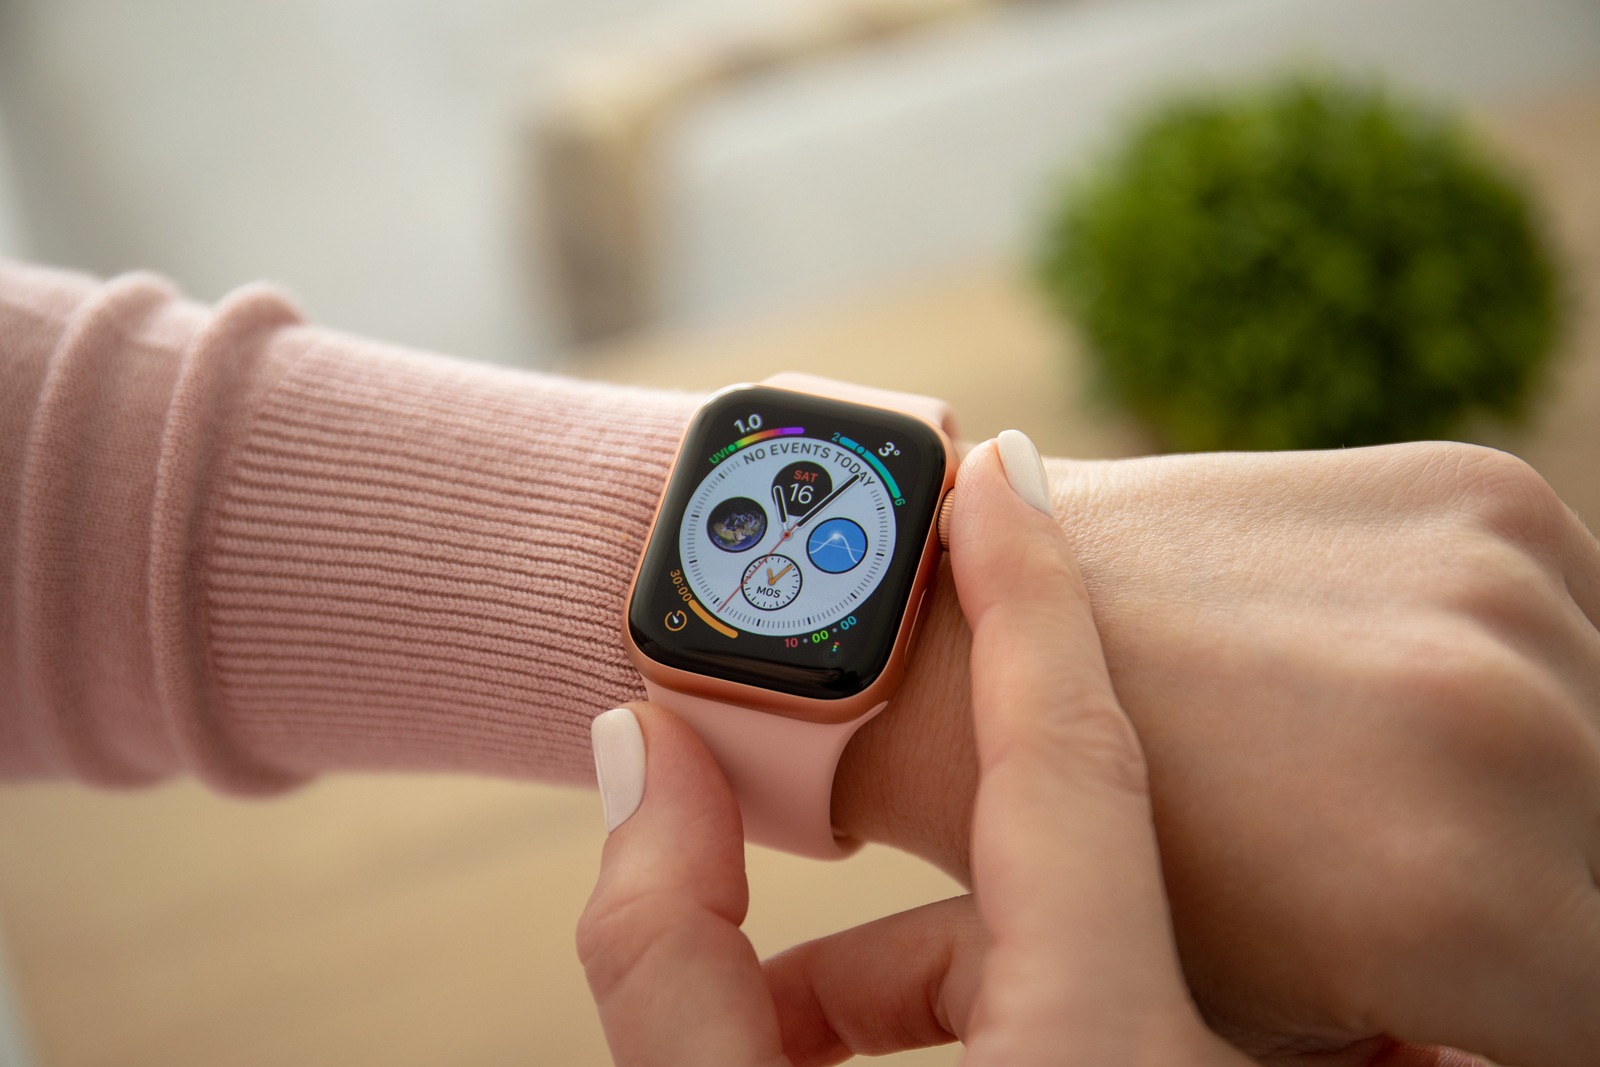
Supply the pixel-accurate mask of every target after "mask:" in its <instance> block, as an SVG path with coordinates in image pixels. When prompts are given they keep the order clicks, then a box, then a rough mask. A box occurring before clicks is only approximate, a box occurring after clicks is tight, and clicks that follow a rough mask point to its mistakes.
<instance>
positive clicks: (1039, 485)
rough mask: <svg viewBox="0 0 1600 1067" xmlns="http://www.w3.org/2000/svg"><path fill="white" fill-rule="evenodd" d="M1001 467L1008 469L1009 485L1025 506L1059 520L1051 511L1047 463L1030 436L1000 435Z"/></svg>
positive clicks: (1018, 433) (1019, 433)
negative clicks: (1045, 470) (1027, 505)
mask: <svg viewBox="0 0 1600 1067" xmlns="http://www.w3.org/2000/svg"><path fill="white" fill-rule="evenodd" d="M1000 465H1001V466H1002V467H1004V468H1005V471H1006V481H1008V482H1010V483H1011V489H1012V491H1013V492H1015V493H1016V494H1017V495H1018V496H1020V497H1021V498H1022V500H1023V502H1024V503H1026V504H1031V505H1033V507H1034V508H1036V509H1037V510H1039V511H1042V512H1044V513H1045V514H1046V515H1049V516H1051V517H1052V518H1054V517H1055V511H1054V509H1052V508H1051V507H1050V481H1049V479H1047V478H1046V477H1045V475H1044V460H1042V459H1040V458H1039V450H1038V449H1037V448H1034V447H1033V442H1032V441H1030V440H1028V435H1027V434H1025V433H1023V432H1022V431H1021V430H1001V431H1000Z"/></svg>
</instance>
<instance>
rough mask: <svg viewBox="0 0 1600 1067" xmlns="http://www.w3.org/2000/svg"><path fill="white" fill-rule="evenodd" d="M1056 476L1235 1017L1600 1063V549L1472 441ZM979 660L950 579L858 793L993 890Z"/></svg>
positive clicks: (1062, 511) (1199, 967) (1221, 994)
mask: <svg viewBox="0 0 1600 1067" xmlns="http://www.w3.org/2000/svg"><path fill="white" fill-rule="evenodd" d="M1050 473H1051V480H1052V487H1053V497H1054V503H1055V507H1056V512H1057V517H1058V519H1059V520H1060V521H1061V523H1062V525H1063V528H1064V529H1065V531H1066V533H1067V537H1068V540H1069V542H1070V544H1071V546H1072V548H1073V550H1074V552H1075V553H1076V556H1077V558H1078V560H1079V562H1080V564H1081V567H1082V573H1083V579H1084V583H1085V586H1086V588H1087V590H1088V595H1089V599H1090V601H1091V603H1092V607H1093V614H1094V619H1095V622H1096V624H1097V626H1098V631H1099V634H1100V637H1101V639H1102V640H1103V642H1104V648H1105V656H1106V660H1107V663H1108V665H1109V668H1110V677H1111V679H1112V682H1113V684H1114V687H1115V692H1116V695H1117V697H1118V698H1119V700H1120V703H1121V705H1122V706H1123V707H1124V708H1125V709H1126V711H1127V714H1128V716H1129V718H1130V720H1131V721H1132V723H1133V724H1134V726H1135V728H1136V729H1137V731H1138V734H1139V737H1140V739H1141V740H1142V742H1143V748H1144V753H1145V757H1146V760H1147V763H1148V768H1149V777H1150V783H1151V793H1152V803H1153V810H1154V820H1155V827H1156V832H1157V836H1158V839H1159V841H1160V847H1161V861H1162V869H1163V872H1164V876H1165V884H1166V888H1167V892H1168V896H1169V899H1170V902H1171V908H1172V916H1173V923H1174V929H1175V933H1176V940H1177V945H1178V950H1179V955H1180V958H1181V960H1182V964H1183V970H1184V974H1185V976H1186V978H1187V980H1188V983H1189V986H1190V988H1191V990H1192V992H1193V995H1194V997H1195V1000H1196V1001H1197V1003H1198V1005H1199V1007H1200V1009H1201V1011H1202V1013H1203V1014H1204V1016H1205V1018H1206V1019H1207V1021H1208V1022H1209V1023H1210V1024H1211V1026H1212V1027H1213V1028H1215V1029H1216V1030H1217V1031H1219V1032H1221V1033H1223V1034H1225V1035H1226V1036H1228V1037H1229V1038H1230V1040H1232V1041H1233V1042H1235V1043H1236V1044H1238V1045H1239V1046H1241V1047H1243V1048H1245V1049H1246V1050H1248V1051H1250V1052H1252V1053H1254V1054H1257V1055H1260V1056H1273V1055H1280V1054H1284V1055H1287V1054H1289V1053H1306V1054H1309V1053H1313V1052H1314V1053H1323V1052H1327V1053H1330V1054H1333V1053H1338V1050H1341V1049H1347V1048H1350V1047H1352V1046H1353V1044H1354V1043H1356V1042H1360V1041H1363V1040H1366V1039H1374V1040H1376V1039H1377V1038H1378V1035H1391V1036H1394V1037H1398V1038H1403V1039H1405V1040H1407V1041H1414V1042H1421V1043H1429V1044H1438V1045H1454V1046H1457V1047H1463V1048H1470V1049H1473V1050H1474V1051H1476V1052H1479V1053H1481V1054H1483V1055H1487V1056H1489V1057H1491V1058H1493V1059H1495V1060H1496V1061H1499V1062H1506V1063H1517V1064H1522V1065H1525V1067H1545V1065H1549V1067H1569V1065H1570V1067H1576V1065H1579V1064H1592V1063H1594V1062H1596V1061H1597V1060H1600V1010H1597V1009H1596V1005H1600V966H1596V965H1595V962H1594V961H1595V960H1597V959H1600V890H1597V888H1596V873H1595V872H1596V870H1597V869H1600V711H1597V708H1600V635H1597V633H1596V629H1595V620H1596V619H1600V549H1597V547H1596V544H1595V541H1594V538H1593V537H1592V536H1590V535H1589V534H1588V532H1587V531H1586V530H1585V529H1584V528H1583V526H1582V524H1581V523H1580V522H1578V520H1577V519H1576V518H1575V517H1574V516H1573V515H1572V514H1571V512H1570V511H1569V510H1568V509H1567V508H1566V507H1565V506H1564V505H1562V504H1561V502H1560V501H1559V500H1558V499H1557V498H1556V496H1555V495H1554V493H1553V492H1552V491H1551V490H1550V489H1549V487H1548V486H1547V485H1546V484H1545V483H1544V481H1543V480H1542V479H1540V478H1539V477H1538V475H1537V474H1535V473H1534V472H1533V471H1532V470H1531V469H1530V468H1528V467H1527V466H1526V465H1524V464H1522V463H1521V462H1520V461H1518V460H1516V459H1514V458H1512V457H1510V456H1508V455H1506V454H1504V453H1500V452H1495V451H1492V450H1487V449H1480V448H1474V447H1471V446H1464V445H1453V444H1416V445H1401V446H1389V447H1385V448H1374V449H1353V450H1349V451H1344V452H1330V453H1283V454H1263V455H1210V456H1176V457H1162V458H1154V459H1145V460H1131V461H1120V462H1113V463H1066V462H1054V463H1052V464H1050ZM962 491H963V490H962V489H961V488H958V490H957V492H958V494H959V493H961V492H962ZM959 507H961V504H960V502H959V498H958V508H959ZM945 577H948V575H946V576H945ZM970 640H971V638H970V636H969V633H968V629H967V627H966V626H965V624H964V623H963V622H962V620H961V616H960V611H959V608H958V606H957V605H956V603H955V597H954V588H953V583H952V582H950V581H941V582H940V585H939V587H938V589H937V590H936V592H935V594H934V596H933V600H932V608H931V612H930V616H929V618H928V620H927V621H926V622H925V624H924V627H923V633H922V637H921V643H920V646H919V648H918V649H917V651H916V654H915V656H914V659H913V664H912V669H911V673H910V676H909V678H908V682H907V685H906V687H905V688H904V689H903V690H902V694H901V697H900V698H898V699H897V701H896V703H895V704H894V705H892V706H891V707H890V709H889V710H888V711H886V712H885V713H884V715H882V716H880V717H879V719H878V720H875V721H874V722H873V723H871V724H869V725H868V727H867V728H866V729H864V730H863V731H862V732H861V734H860V735H858V738H857V740H856V742H855V743H853V744H852V746H851V748H850V749H849V750H848V751H847V753H846V756H845V760H844V761H843V763H842V764H841V767H840V774H839V778H838V782H837V784H836V789H835V816H836V819H837V820H838V821H839V822H840V824H841V826H842V827H843V828H845V829H846V830H848V831H849V832H851V833H853V834H855V835H856V836H860V837H863V838H866V839H869V840H877V841H884V842H888V843H890V844H893V845H896V846H898V847H901V848H905V849H908V850H910V851H912V852H915V853H917V854H919V855H922V856H925V857H927V858H928V859H929V860H931V861H932V862H935V863H937V864H939V865H940V866H942V867H943V868H945V869H946V870H948V871H951V872H952V873H953V874H955V875H956V876H957V877H958V878H960V879H962V880H963V881H967V882H968V883H969V884H970V878H971V859H970V857H969V854H968V851H967V842H968V840H969V831H970V827H971V819H972V797H973V796H974V793H975V789H976V782H977V761H976V758H975V756H974V754H973V748H972V734H971V727H970V722H971V714H972V709H971V707H970V706H969V704H968V702H967V700H966V699H964V697H965V695H966V694H967V693H968V692H969V684H970V679H969V676H968V674H967V671H966V666H967V663H968V657H967V654H966V653H967V650H968V647H969V643H970ZM1338 1054H1341V1055H1342V1053H1338ZM1397 1054H1398V1053H1397ZM1407 1054H1409V1053H1407ZM1308 1062H1323V1061H1322V1060H1313V1061H1308Z"/></svg>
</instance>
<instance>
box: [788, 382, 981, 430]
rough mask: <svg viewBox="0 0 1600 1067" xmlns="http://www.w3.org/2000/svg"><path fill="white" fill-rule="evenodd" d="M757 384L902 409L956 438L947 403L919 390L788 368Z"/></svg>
mask: <svg viewBox="0 0 1600 1067" xmlns="http://www.w3.org/2000/svg"><path fill="white" fill-rule="evenodd" d="M761 384H762V385H770V386H772V387H773V388H774V389H793V390H794V391H795V392H797V393H811V394H813V395H816V396H831V397H833V398H834V399H835V400H848V401H850V402H851V403H852V404H865V405H867V406H868V407H874V408H888V409H889V410H890V411H903V412H905V413H906V414H907V415H915V416H916V417H917V418H919V419H921V420H922V421H924V422H931V423H932V424H933V425H935V426H937V427H938V428H939V429H940V430H941V431H942V432H943V433H944V435H945V436H946V437H948V438H950V439H951V440H955V438H956V417H955V413H954V412H952V411H951V410H950V405H949V404H946V403H945V402H944V401H943V400H939V399H938V398H936V397H931V396H922V395H921V394H919V393H900V392H896V391H895V390H893V389H874V388H873V387H872V386H870V385H856V384H855V383H854V382H836V381H834V380H833V379H832V378H822V377H819V376H817V375H815V374H798V373H794V372H789V371H785V372H784V373H782V374H774V375H773V376H772V377H770V378H768V379H766V380H765V381H763V382H762V383H761Z"/></svg>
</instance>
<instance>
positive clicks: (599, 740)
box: [589, 708, 644, 834]
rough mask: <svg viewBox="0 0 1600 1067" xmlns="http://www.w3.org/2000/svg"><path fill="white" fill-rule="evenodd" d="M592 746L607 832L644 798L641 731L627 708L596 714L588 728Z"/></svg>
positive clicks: (619, 823)
mask: <svg viewBox="0 0 1600 1067" xmlns="http://www.w3.org/2000/svg"><path fill="white" fill-rule="evenodd" d="M589 740H590V742H591V743H592V744H593V745H594V773H595V777H597V778H599V779H600V803H601V804H603V805H604V806H605V811H606V833H608V834H609V833H610V832H611V831H613V830H615V829H616V828H617V827H619V826H621V825H622V824H623V823H625V822H627V821H628V818H629V816H631V815H632V814H633V813H634V812H636V811H638V810H639V802H640V801H641V800H643V799H644V732H643V731H641V730H640V729H639V720H638V719H637V718H635V717H634V714H633V712H631V711H629V710H628V709H627V708H612V709H611V710H610V711H608V712H606V713H605V714H604V715H596V716H595V718H594V723H593V724H592V725H591V726H590V727H589Z"/></svg>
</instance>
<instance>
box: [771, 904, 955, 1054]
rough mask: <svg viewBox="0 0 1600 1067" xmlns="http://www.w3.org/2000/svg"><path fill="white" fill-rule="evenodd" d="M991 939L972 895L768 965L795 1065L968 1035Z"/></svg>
mask: <svg viewBox="0 0 1600 1067" xmlns="http://www.w3.org/2000/svg"><path fill="white" fill-rule="evenodd" d="M984 944H985V937H984V934H983V928H982V925H981V924H980V923H979V922H978V916H977V912H976V910H975V909H974V907H973V904H972V898H971V897H970V896H963V897H955V898H952V899H950V900H941V901H939V902H937V903H935V904H927V905H924V906H923V907H920V908H916V909H913V910H912V911H906V912H901V913H900V914H898V915H890V916H888V917H887V918H884V919H879V920H877V921H876V922H871V923H867V924H865V925H863V926H857V927H855V928H854V929H851V930H845V931H842V932H840V933H837V934H832V935H829V936H828V937H823V938H818V939H817V940H815V941H808V942H806V943H805V944H803V945H797V946H795V947H794V948H792V949H789V950H788V951H787V952H783V953H780V954H778V955H776V956H773V957H772V958H771V959H769V960H767V961H766V963H765V964H764V965H763V966H764V967H765V970H766V974H767V985H768V987H769V988H770V989H771V990H772V999H773V1002H774V1003H775V1004H776V1005H777V1009H778V1021H779V1025H780V1026H781V1027H782V1029H783V1050H784V1052H785V1054H787V1055H788V1057H789V1060H790V1062H792V1063H793V1064H794V1065H795V1067H823V1065H826V1064H834V1063H841V1062H843V1061H844V1060H847V1059H849V1058H850V1057H851V1056H883V1055H887V1054H889V1053H892V1052H900V1051H903V1050H905V1049H913V1048H926V1047H928V1046H930V1045H943V1044H946V1043H948V1042H950V1041H954V1040H956V1039H958V1038H960V1037H961V1036H962V1035H963V1034H965V1033H966V1026H967V1018H968V1016H969V1015H970V1014H971V1011H972V1003H973V999H974V998H975V997H976V995H977V990H978V972H979V968H980V966H981V965H982V962H983V950H984Z"/></svg>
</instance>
